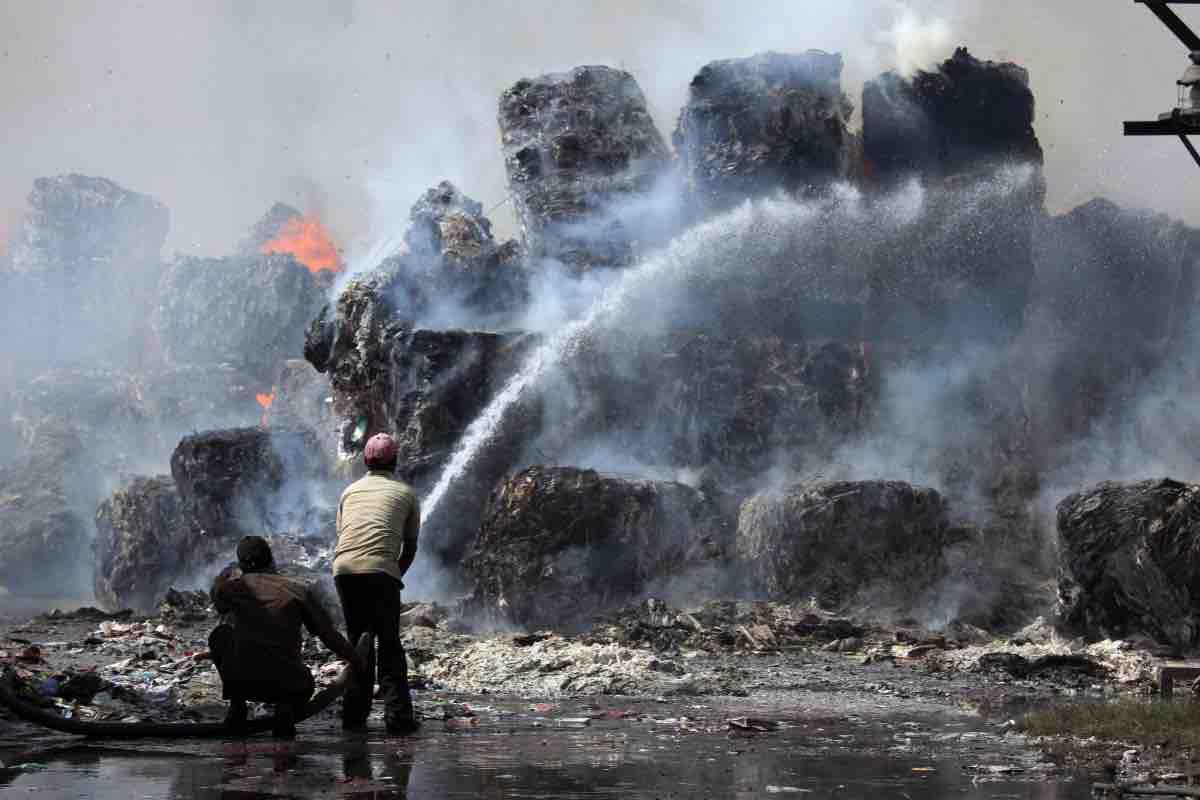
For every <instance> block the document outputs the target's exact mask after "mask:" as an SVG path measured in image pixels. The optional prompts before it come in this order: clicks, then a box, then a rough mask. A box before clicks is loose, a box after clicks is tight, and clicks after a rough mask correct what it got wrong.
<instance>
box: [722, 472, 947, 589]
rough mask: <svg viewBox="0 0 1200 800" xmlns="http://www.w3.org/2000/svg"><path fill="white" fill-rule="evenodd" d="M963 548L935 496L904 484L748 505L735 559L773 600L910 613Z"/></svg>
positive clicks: (803, 487) (789, 493)
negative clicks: (949, 555)
mask: <svg viewBox="0 0 1200 800" xmlns="http://www.w3.org/2000/svg"><path fill="white" fill-rule="evenodd" d="M956 539H957V535H956V531H955V530H954V529H953V528H952V527H951V525H950V521H949V516H948V514H947V509H946V503H945V501H944V500H943V499H942V496H941V495H940V494H938V493H937V492H936V491H935V490H933V489H927V488H920V487H914V486H910V485H909V484H907V483H902V482H900V481H816V482H811V483H796V484H793V485H791V486H788V487H787V488H785V489H783V490H780V491H771V492H765V493H763V494H759V495H757V496H755V497H752V498H750V499H749V500H747V501H746V502H745V503H743V504H742V510H741V514H740V516H739V519H738V529H737V553H738V557H739V558H740V559H741V561H742V563H743V564H744V566H745V569H746V571H747V573H748V574H749V576H750V578H751V580H752V581H753V585H754V586H755V588H757V589H758V590H759V591H761V592H762V593H763V594H765V595H766V596H767V597H769V598H771V599H775V600H806V599H808V598H814V599H815V600H816V601H817V603H818V604H819V605H820V607H821V608H826V609H844V608H848V607H850V606H852V605H857V604H864V605H869V606H873V607H875V608H876V609H880V608H882V609H884V610H888V611H898V612H903V611H905V610H907V609H910V608H912V607H913V605H914V603H915V602H916V601H917V600H918V597H919V595H920V593H921V592H922V591H924V590H926V589H928V588H930V587H931V586H933V585H934V583H935V582H936V581H937V580H938V579H939V578H941V577H943V576H944V574H945V561H944V553H945V550H946V548H947V546H949V545H951V544H953V543H954V542H955V541H956Z"/></svg>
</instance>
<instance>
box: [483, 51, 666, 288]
mask: <svg viewBox="0 0 1200 800" xmlns="http://www.w3.org/2000/svg"><path fill="white" fill-rule="evenodd" d="M499 122H500V133H501V141H502V143H503V146H504V163H505V167H506V168H507V170H508V185H509V188H510V189H511V190H512V195H513V199H514V201H515V204H516V210H517V217H518V218H519V219H520V222H521V230H522V233H523V235H524V238H525V245H526V247H527V248H528V250H529V255H530V257H531V258H533V259H535V260H537V259H542V258H549V259H555V260H557V261H560V262H562V263H563V264H565V265H566V266H567V267H568V268H569V269H571V270H572V271H575V272H586V271H587V270H589V269H592V268H594V267H614V266H626V265H629V264H631V263H633V261H634V258H635V256H636V253H635V249H636V244H637V242H638V240H639V239H641V238H642V236H641V232H640V231H639V230H638V229H637V228H638V225H637V222H636V221H635V219H636V217H637V216H638V214H637V212H633V213H629V212H628V209H626V213H625V214H622V211H621V208H620V207H621V206H632V205H633V204H635V203H638V202H645V201H646V200H647V198H648V195H649V193H650V191H651V190H652V188H653V186H654V184H655V182H656V180H658V179H659V178H660V177H662V176H663V175H664V174H665V173H666V170H667V167H668V161H669V158H670V156H669V153H668V150H667V146H666V143H665V142H664V141H663V138H662V135H661V134H660V133H659V132H658V130H657V128H655V127H654V120H653V119H651V117H650V113H649V111H648V110H647V108H646V100H645V97H643V95H642V90H641V88H639V86H638V84H637V81H636V80H634V78H633V76H632V75H630V74H629V73H628V72H624V71H621V70H617V69H612V68H610V67H600V66H585V67H576V68H575V69H573V70H571V71H570V72H564V73H555V74H551V75H542V76H540V77H538V78H526V79H523V80H520V81H517V83H515V84H514V85H513V86H512V88H510V89H509V90H508V91H506V92H504V94H503V95H501V97H500V111H499Z"/></svg>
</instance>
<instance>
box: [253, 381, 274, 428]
mask: <svg viewBox="0 0 1200 800" xmlns="http://www.w3.org/2000/svg"><path fill="white" fill-rule="evenodd" d="M254 399H255V400H257V401H258V404H259V405H260V406H262V410H263V415H262V419H261V420H259V423H260V424H261V425H262V426H263V427H264V428H265V427H267V417H268V416H269V412H270V410H271V403H274V402H275V387H274V386H272V387H271V393H270V394H256V395H254Z"/></svg>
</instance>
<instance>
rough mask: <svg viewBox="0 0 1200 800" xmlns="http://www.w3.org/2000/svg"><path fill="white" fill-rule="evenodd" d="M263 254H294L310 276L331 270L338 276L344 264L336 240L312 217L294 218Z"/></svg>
mask: <svg viewBox="0 0 1200 800" xmlns="http://www.w3.org/2000/svg"><path fill="white" fill-rule="evenodd" d="M258 251H259V252H260V253H291V254H292V255H293V256H295V257H296V260H297V261H299V262H300V263H301V264H303V265H304V266H306V267H308V271H309V272H320V271H321V270H323V269H327V270H329V271H330V272H337V271H338V270H339V269H341V266H342V262H341V259H339V258H338V253H337V248H336V247H334V246H333V240H332V239H330V238H329V234H328V233H326V232H325V229H324V228H323V227H321V222H320V220H318V219H317V218H316V217H315V216H313V215H312V214H306V215H304V216H303V217H293V218H292V219H289V220H288V221H287V222H285V223H284V224H283V227H281V228H280V229H279V233H278V234H276V235H275V238H274V239H272V240H271V241H269V242H267V243H266V244H264V245H263V246H262V247H260V248H258Z"/></svg>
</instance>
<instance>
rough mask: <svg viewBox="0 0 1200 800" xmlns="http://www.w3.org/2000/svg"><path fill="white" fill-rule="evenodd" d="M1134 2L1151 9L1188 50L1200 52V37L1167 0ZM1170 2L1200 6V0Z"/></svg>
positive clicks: (1175, 0)
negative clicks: (1172, 8) (1199, 1)
mask: <svg viewBox="0 0 1200 800" xmlns="http://www.w3.org/2000/svg"><path fill="white" fill-rule="evenodd" d="M1133 2H1135V3H1137V4H1139V5H1144V6H1145V7H1146V8H1148V9H1150V11H1151V12H1153V14H1154V16H1156V17H1158V18H1159V20H1161V21H1162V24H1164V25H1166V26H1167V28H1169V29H1170V31H1171V33H1173V34H1175V36H1176V37H1177V38H1178V39H1179V41H1181V42H1183V46H1184V47H1186V48H1187V49H1188V50H1200V36H1197V35H1196V34H1195V33H1194V32H1193V31H1192V29H1191V28H1189V27H1188V25H1187V23H1186V22H1184V21H1183V20H1182V19H1180V18H1179V15H1178V14H1176V13H1175V12H1174V11H1172V10H1171V8H1170V3H1168V2H1167V0H1133ZM1170 2H1171V3H1181V4H1186V5H1197V4H1200V3H1198V0H1170Z"/></svg>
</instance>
